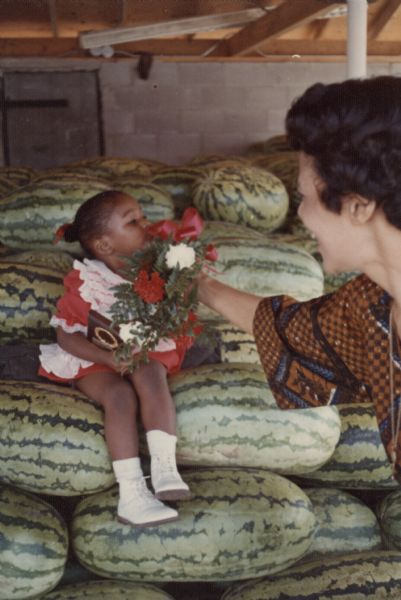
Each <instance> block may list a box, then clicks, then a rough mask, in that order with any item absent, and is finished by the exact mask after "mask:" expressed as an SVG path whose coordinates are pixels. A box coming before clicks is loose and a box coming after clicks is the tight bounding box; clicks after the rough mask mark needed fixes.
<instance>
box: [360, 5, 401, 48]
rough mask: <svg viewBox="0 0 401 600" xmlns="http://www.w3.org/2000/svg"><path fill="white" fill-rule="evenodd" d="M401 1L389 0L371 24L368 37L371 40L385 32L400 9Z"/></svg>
mask: <svg viewBox="0 0 401 600" xmlns="http://www.w3.org/2000/svg"><path fill="white" fill-rule="evenodd" d="M400 6H401V0H387V2H386V3H385V4H383V6H382V8H381V10H380V11H379V12H378V13H377V14H376V16H375V18H374V19H373V20H372V22H371V23H370V24H369V30H368V37H369V39H371V40H374V39H376V38H377V37H378V36H379V35H380V33H381V32H382V31H383V29H384V28H385V26H386V25H387V23H388V22H389V21H390V19H391V17H392V16H393V15H394V14H395V12H396V11H397V10H398V9H399V8H400Z"/></svg>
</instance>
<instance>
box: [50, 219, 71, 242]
mask: <svg viewBox="0 0 401 600" xmlns="http://www.w3.org/2000/svg"><path fill="white" fill-rule="evenodd" d="M70 225H71V223H64V225H60V227H59V228H58V229H57V231H56V233H55V234H54V238H53V244H58V243H59V242H60V241H61V240H62V239H64V234H65V232H66V230H67V229H68V228H69V227H70Z"/></svg>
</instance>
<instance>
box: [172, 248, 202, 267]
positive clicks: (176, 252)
mask: <svg viewBox="0 0 401 600" xmlns="http://www.w3.org/2000/svg"><path fill="white" fill-rule="evenodd" d="M194 262H195V250H194V249H193V248H191V247H190V246H187V245H186V244H177V245H176V246H172V245H171V244H170V247H169V249H168V251H167V254H166V264H167V266H168V268H169V269H174V267H177V266H178V268H179V269H185V267H192V265H193V264H194Z"/></svg>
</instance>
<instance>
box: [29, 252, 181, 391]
mask: <svg viewBox="0 0 401 600" xmlns="http://www.w3.org/2000/svg"><path fill="white" fill-rule="evenodd" d="M73 266H74V268H73V270H72V271H70V272H69V273H68V275H67V276H66V277H65V279H64V287H65V293H64V295H63V296H62V297H61V298H60V300H59V301H58V303H57V311H56V314H55V315H54V316H53V317H52V318H51V320H50V324H51V325H53V326H54V327H61V328H62V329H63V330H64V331H66V332H67V333H81V334H83V335H84V336H86V335H87V332H88V317H89V310H90V309H93V310H95V311H97V312H98V313H100V314H101V315H103V316H105V317H107V318H110V313H109V309H110V307H111V305H112V304H113V303H114V301H115V297H114V294H113V292H112V289H111V288H112V287H113V286H115V285H118V284H120V283H124V282H125V280H124V279H123V278H122V277H120V276H119V275H117V274H116V273H114V272H113V271H111V270H110V269H109V268H108V267H106V265H105V264H104V263H102V262H101V261H98V260H89V259H85V260H84V261H83V262H80V261H78V260H75V261H74V265H73ZM192 343H193V338H190V337H187V336H180V337H178V338H176V339H174V340H165V341H163V342H161V343H160V344H159V345H158V346H156V349H155V351H154V352H149V357H150V358H152V359H154V360H158V361H159V362H161V363H162V364H164V366H165V367H166V369H167V372H168V373H174V372H176V371H178V370H179V369H180V368H181V365H182V362H183V360H184V357H185V353H186V351H187V350H188V348H190V347H191V346H192ZM40 363H41V367H40V369H39V375H42V376H43V377H47V378H48V379H52V380H54V381H60V382H69V381H73V380H74V379H79V378H81V377H84V376H85V375H89V374H91V373H95V372H100V371H113V369H111V368H110V367H108V366H106V365H102V364H96V363H93V362H90V361H87V360H84V359H82V358H79V357H77V356H73V355H72V354H70V353H69V352H66V351H65V350H63V349H62V348H61V347H60V346H59V345H58V344H46V345H41V346H40Z"/></svg>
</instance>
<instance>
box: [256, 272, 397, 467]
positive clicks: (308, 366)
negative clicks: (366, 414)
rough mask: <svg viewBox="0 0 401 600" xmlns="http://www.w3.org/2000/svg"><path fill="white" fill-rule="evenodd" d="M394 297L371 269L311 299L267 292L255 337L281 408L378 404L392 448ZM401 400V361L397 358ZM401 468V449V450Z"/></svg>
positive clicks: (383, 434)
mask: <svg viewBox="0 0 401 600" xmlns="http://www.w3.org/2000/svg"><path fill="white" fill-rule="evenodd" d="M390 303H391V298H390V296H389V295H388V294H387V293H386V292H385V291H384V290H383V289H382V288H380V287H379V286H378V285H376V284H375V283H373V282H372V281H371V280H370V279H368V278H367V277H366V276H365V275H361V276H359V277H357V278H355V279H353V280H352V281H350V282H349V283H347V284H346V285H345V286H343V287H342V288H340V289H339V290H338V291H336V292H334V293H332V294H327V295H325V296H322V297H321V298H316V299H314V300H310V301H308V302H297V301H296V300H294V299H293V298H290V297H288V296H275V297H272V298H264V299H263V300H261V302H260V303H259V305H258V307H257V310H256V313H255V319H254V324H253V326H254V335H255V339H256V344H257V348H258V351H259V354H260V358H261V362H262V365H263V368H264V370H265V373H266V376H267V379H268V382H269V385H270V386H271V389H272V391H273V393H274V396H275V399H276V402H277V404H278V405H279V406H280V408H306V407H310V406H320V405H325V404H328V403H329V402H331V403H332V404H343V403H350V402H352V403H357V402H373V403H374V406H375V411H376V416H377V421H378V425H379V430H380V434H381V437H382V441H383V444H384V447H385V448H386V451H387V453H389V448H388V446H389V442H390V441H391V423H390V418H389V410H390V383H389V354H388V353H389V313H390ZM393 359H394V377H395V394H396V398H395V405H396V407H398V403H399V402H400V391H401V360H400V357H399V356H394V357H393ZM398 469H399V470H400V473H401V455H399V456H398Z"/></svg>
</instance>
